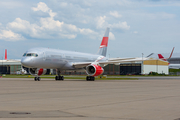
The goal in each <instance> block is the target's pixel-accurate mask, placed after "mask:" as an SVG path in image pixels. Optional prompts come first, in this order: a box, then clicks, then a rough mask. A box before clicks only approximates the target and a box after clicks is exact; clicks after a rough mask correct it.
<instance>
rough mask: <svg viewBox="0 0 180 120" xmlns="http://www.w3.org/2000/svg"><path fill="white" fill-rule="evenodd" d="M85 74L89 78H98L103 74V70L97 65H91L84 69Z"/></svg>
mask: <svg viewBox="0 0 180 120" xmlns="http://www.w3.org/2000/svg"><path fill="white" fill-rule="evenodd" d="M86 72H87V74H88V75H89V76H98V75H101V74H102V73H103V72H104V69H103V68H102V67H101V66H99V65H94V64H91V65H88V66H87V67H86Z"/></svg>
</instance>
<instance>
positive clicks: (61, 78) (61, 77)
mask: <svg viewBox="0 0 180 120" xmlns="http://www.w3.org/2000/svg"><path fill="white" fill-rule="evenodd" d="M55 80H64V76H60V75H58V76H56V77H55Z"/></svg>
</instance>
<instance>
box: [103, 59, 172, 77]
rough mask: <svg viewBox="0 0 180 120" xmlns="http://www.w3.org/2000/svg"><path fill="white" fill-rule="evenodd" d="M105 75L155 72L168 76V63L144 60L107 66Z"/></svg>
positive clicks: (157, 60)
mask: <svg viewBox="0 0 180 120" xmlns="http://www.w3.org/2000/svg"><path fill="white" fill-rule="evenodd" d="M104 70H105V72H104V74H107V75H141V74H149V73H150V72H157V73H159V74H169V68H168V62H166V61H162V60H159V59H152V60H146V61H143V62H135V63H122V64H120V65H114V64H109V65H107V66H106V67H105V68H104Z"/></svg>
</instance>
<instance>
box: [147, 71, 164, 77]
mask: <svg viewBox="0 0 180 120" xmlns="http://www.w3.org/2000/svg"><path fill="white" fill-rule="evenodd" d="M148 75H158V76H159V75H160V76H165V73H161V74H158V73H157V72H152V71H151V72H149V74H148Z"/></svg>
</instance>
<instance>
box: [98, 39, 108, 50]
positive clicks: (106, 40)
mask: <svg viewBox="0 0 180 120" xmlns="http://www.w3.org/2000/svg"><path fill="white" fill-rule="evenodd" d="M107 45H108V37H103V39H102V42H101V45H100V48H102V47H107Z"/></svg>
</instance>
